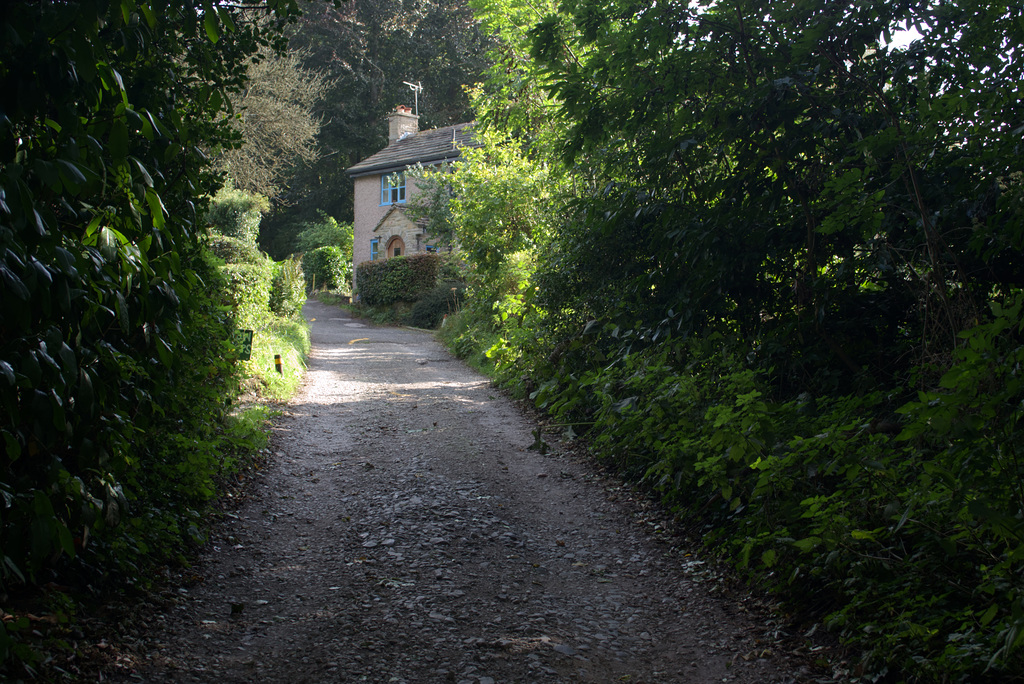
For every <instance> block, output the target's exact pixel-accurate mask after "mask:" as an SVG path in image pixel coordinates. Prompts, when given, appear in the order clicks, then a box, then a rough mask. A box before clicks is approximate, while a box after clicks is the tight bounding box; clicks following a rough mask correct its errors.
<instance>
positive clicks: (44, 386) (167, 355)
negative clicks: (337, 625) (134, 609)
mask: <svg viewBox="0 0 1024 684" xmlns="http://www.w3.org/2000/svg"><path fill="white" fill-rule="evenodd" d="M296 12H297V8H296V7H295V6H294V5H293V4H292V3H288V2H276V1H274V2H268V3H264V4H262V5H261V6H259V8H256V7H255V6H254V7H251V8H234V9H229V8H221V9H218V10H217V11H211V10H210V9H209V7H208V6H205V5H203V4H202V3H196V4H185V5H181V4H180V3H179V4H177V5H175V6H174V7H170V6H164V5H163V4H162V3H151V2H138V3H136V2H131V3H129V2H123V3H110V4H104V3H101V4H98V5H97V4H85V5H69V4H66V3H50V2H42V3H18V4H12V5H10V6H9V7H8V6H5V9H4V10H3V12H0V22H2V24H3V29H4V35H5V36H6V38H5V40H4V43H3V47H2V48H0V77H2V78H3V81H4V93H5V94H4V96H3V97H4V106H3V108H2V110H3V114H2V115H0V140H2V143H3V150H4V151H3V153H2V154H3V156H2V158H0V274H2V278H3V296H2V298H0V320H2V321H3V324H2V326H0V407H2V410H0V435H2V443H0V447H2V457H0V497H2V498H0V678H3V679H4V680H5V681H16V680H22V679H45V680H65V679H74V678H75V676H76V669H75V668H76V667H77V664H78V663H79V662H80V661H79V660H76V658H78V657H79V656H80V655H81V654H82V651H80V649H79V646H78V643H77V639H80V638H82V634H81V629H80V624H79V623H78V616H79V615H83V614H88V613H89V612H91V611H92V609H93V607H94V604H96V603H99V602H104V601H107V600H111V599H114V600H116V598H115V597H116V596H117V595H119V594H120V595H122V596H127V594H128V593H130V592H131V591H134V590H137V589H138V590H146V589H148V588H150V587H152V586H153V582H154V581H155V580H156V579H157V578H158V577H160V576H163V575H164V574H165V572H166V569H167V568H176V567H177V568H180V567H185V566H187V563H188V558H189V556H190V555H191V554H192V553H193V551H194V550H195V549H197V548H198V547H199V545H201V544H202V543H203V541H204V536H205V530H206V526H207V525H208V522H209V520H210V519H211V516H210V513H211V512H212V511H213V510H214V508H215V506H216V505H217V502H218V500H219V499H220V498H222V497H225V496H227V497H230V496H232V495H233V493H234V492H235V491H236V490H237V488H238V483H239V480H240V478H242V477H243V476H244V474H245V473H246V472H247V471H248V470H250V469H251V468H254V467H259V466H260V464H261V462H262V459H263V458H264V457H265V454H264V453H263V450H264V448H265V446H266V443H267V430H266V427H267V421H268V418H269V417H270V415H271V410H270V409H269V408H268V407H267V405H266V400H274V399H277V400H279V399H284V398H287V397H288V396H289V395H290V393H291V392H292V391H294V387H295V386H296V385H297V382H298V379H299V378H300V377H301V374H302V371H303V369H304V364H303V361H304V358H305V355H306V354H307V353H308V350H309V336H308V330H307V326H306V325H305V322H304V321H303V320H302V318H301V315H300V313H299V310H300V309H301V306H302V302H303V301H304V299H305V284H304V280H303V275H302V271H301V267H300V266H299V265H298V262H297V261H296V260H294V259H288V260H284V261H282V262H280V263H274V262H273V261H271V260H270V259H269V258H268V257H267V256H266V255H265V254H263V253H262V252H260V251H259V250H258V249H257V247H256V239H257V236H258V231H259V225H260V220H261V217H262V215H263V214H265V213H266V212H267V211H268V210H269V208H270V205H269V203H268V201H267V200H266V199H265V198H263V197H261V196H260V195H257V194H255V193H253V192H248V191H242V190H238V189H236V188H235V187H234V185H233V183H232V182H231V176H226V174H225V172H226V170H227V166H230V164H228V165H227V166H226V162H225V159H228V158H231V157H230V155H225V154H223V153H224V152H226V151H228V150H235V149H238V147H239V145H240V142H241V141H240V139H239V134H238V131H237V130H236V129H235V128H234V124H233V121H232V119H231V117H229V116H225V115H226V114H229V113H230V111H231V109H230V108H231V98H232V97H234V96H236V95H238V94H239V93H241V92H242V89H243V86H244V85H245V83H246V78H247V73H248V71H247V67H246V60H247V59H248V57H249V56H250V55H254V54H263V55H267V54H271V53H276V52H277V51H280V50H283V49H284V47H285V43H284V42H283V30H284V28H285V26H286V25H287V24H288V23H289V21H290V20H291V19H292V18H294V16H295V14H296ZM279 152H280V151H279ZM231 163H233V164H234V166H235V170H236V171H237V170H238V169H239V162H238V159H237V158H231ZM225 178H228V183H227V184H226V185H224V187H223V188H221V186H222V184H223V183H224V180H225ZM218 189H219V190H218ZM239 329H248V330H253V331H254V332H255V339H254V342H253V347H252V351H253V353H252V357H251V359H250V360H244V359H243V358H242V356H241V355H240V351H241V346H242V345H241V341H240V338H239V336H238V335H237V331H238V330H239ZM274 354H281V355H282V356H283V357H284V360H285V363H284V367H285V368H286V369H287V370H286V373H285V374H283V375H278V374H277V373H276V371H275V370H274V363H273V355H274ZM240 400H241V401H240Z"/></svg>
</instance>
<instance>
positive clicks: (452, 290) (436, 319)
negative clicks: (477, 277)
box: [408, 281, 466, 329]
mask: <svg viewBox="0 0 1024 684" xmlns="http://www.w3.org/2000/svg"><path fill="white" fill-rule="evenodd" d="M465 292H466V284H465V283H460V282H450V281H449V282H444V283H439V284H438V285H436V286H435V287H434V288H433V289H431V290H428V291H427V292H426V294H424V295H423V296H422V297H420V299H419V300H417V302H416V303H415V304H413V306H412V309H411V310H410V311H409V318H408V320H409V325H414V326H416V327H417V328H431V329H433V328H437V327H438V326H440V325H441V321H442V320H444V317H445V315H446V314H452V313H455V312H456V311H458V310H459V308H460V307H461V306H462V302H463V300H464V298H465Z"/></svg>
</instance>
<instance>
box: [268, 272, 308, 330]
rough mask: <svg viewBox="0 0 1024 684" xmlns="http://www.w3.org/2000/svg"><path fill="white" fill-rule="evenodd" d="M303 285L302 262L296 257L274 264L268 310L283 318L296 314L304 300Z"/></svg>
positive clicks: (304, 290) (304, 283) (304, 288)
mask: <svg viewBox="0 0 1024 684" xmlns="http://www.w3.org/2000/svg"><path fill="white" fill-rule="evenodd" d="M305 285H306V281H305V277H304V276H303V274H302V264H301V263H299V260H298V259H287V260H285V261H282V262H280V263H277V264H274V279H273V281H272V282H271V284H270V310H271V311H273V312H274V313H275V314H277V315H278V316H283V317H285V318H291V317H292V316H294V315H295V314H297V313H298V312H299V311H301V310H302V305H303V304H304V303H305V302H306V287H305Z"/></svg>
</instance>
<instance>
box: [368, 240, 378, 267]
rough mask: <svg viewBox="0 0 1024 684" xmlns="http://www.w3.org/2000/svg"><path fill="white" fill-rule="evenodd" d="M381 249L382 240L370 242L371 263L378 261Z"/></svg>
mask: <svg viewBox="0 0 1024 684" xmlns="http://www.w3.org/2000/svg"><path fill="white" fill-rule="evenodd" d="M379 249H380V238H373V239H372V240H370V261H376V260H377V251H378V250H379Z"/></svg>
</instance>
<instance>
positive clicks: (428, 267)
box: [356, 254, 441, 306]
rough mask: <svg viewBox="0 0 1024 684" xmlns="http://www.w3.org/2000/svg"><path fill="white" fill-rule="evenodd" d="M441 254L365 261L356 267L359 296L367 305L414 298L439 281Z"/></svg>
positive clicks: (380, 304) (406, 300) (409, 300)
mask: <svg viewBox="0 0 1024 684" xmlns="http://www.w3.org/2000/svg"><path fill="white" fill-rule="evenodd" d="M440 267H441V258H440V257H439V256H438V255H436V254H414V255H412V256H397V257H394V258H391V259H387V260H381V261H364V262H363V263H361V264H359V266H357V267H356V282H357V283H358V284H359V298H360V301H362V303H364V304H366V305H367V306H388V305H390V304H394V303H395V302H413V301H416V299H418V298H419V296H420V295H422V294H423V293H424V292H427V291H428V290H430V289H431V288H433V287H434V285H435V284H436V283H437V274H438V271H439V270H440Z"/></svg>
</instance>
